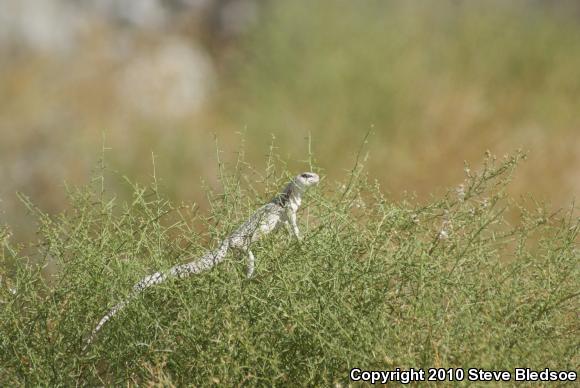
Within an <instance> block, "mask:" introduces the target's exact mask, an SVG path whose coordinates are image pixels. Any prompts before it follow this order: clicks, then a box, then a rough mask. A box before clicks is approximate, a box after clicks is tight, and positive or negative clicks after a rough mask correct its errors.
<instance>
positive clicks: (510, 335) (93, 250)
mask: <svg viewBox="0 0 580 388" xmlns="http://www.w3.org/2000/svg"><path fill="white" fill-rule="evenodd" d="M521 158H522V156H521V155H520V154H516V155H515V156H513V157H506V158H505V159H504V160H502V161H500V162H497V161H496V160H495V158H493V157H491V156H489V155H488V156H486V159H485V161H484V164H483V167H482V168H481V169H480V170H479V171H478V172H475V171H472V170H470V169H469V168H468V167H466V168H465V171H466V178H465V182H464V184H463V185H462V186H460V187H459V188H454V189H451V190H449V191H448V192H447V193H446V194H444V195H443V196H442V198H439V199H435V198H434V199H433V200H431V201H430V202H428V203H425V204H417V203H415V201H414V200H413V198H408V199H407V200H404V201H401V202H396V203H394V202H392V201H391V200H389V199H388V198H387V197H386V196H385V195H384V194H383V193H382V192H381V190H380V188H379V187H378V185H377V184H375V183H374V182H371V181H369V180H368V179H367V178H366V176H365V174H364V172H363V170H362V168H361V167H360V166H359V165H357V166H355V168H354V169H353V170H352V172H351V173H350V174H349V175H348V177H347V179H346V180H345V182H344V183H334V182H328V181H324V180H323V182H322V183H321V185H320V186H319V187H318V188H316V189H314V190H312V191H311V192H310V193H309V194H308V195H307V198H306V199H305V201H304V207H303V208H302V209H301V210H300V216H299V222H300V224H301V228H302V231H303V234H304V235H305V238H304V240H303V241H302V242H301V243H298V242H297V241H295V240H293V239H292V238H290V237H289V236H287V234H286V233H284V232H283V231H282V232H281V233H276V234H274V235H273V236H272V237H269V238H267V239H265V240H263V241H261V242H258V243H257V244H256V246H255V250H254V253H255V254H256V258H257V275H256V277H255V278H254V279H251V280H247V279H245V277H244V273H245V272H244V270H245V268H244V264H243V263H242V261H243V260H242V259H243V258H236V257H234V256H230V259H228V260H227V261H226V262H225V263H223V264H221V265H219V266H218V267H216V268H214V269H213V270H211V271H209V272H207V273H205V274H202V275H200V276H193V277H191V278H188V279H186V280H181V281H169V282H167V283H164V284H162V285H159V286H156V287H153V288H152V289H150V290H148V291H147V292H145V293H144V294H143V296H142V297H140V298H138V299H136V300H134V301H133V302H132V304H130V305H129V306H128V307H127V308H126V310H125V311H123V312H122V313H119V314H118V315H117V316H115V317H114V318H113V319H112V320H111V321H110V322H109V323H108V324H107V325H106V326H104V328H103V330H102V331H101V332H100V333H99V336H98V338H97V340H96V342H95V343H94V344H93V345H92V346H91V347H90V348H89V350H88V351H87V352H86V353H82V352H81V347H82V344H83V339H84V338H86V336H87V335H88V334H89V333H90V331H91V330H92V329H93V327H94V326H95V324H96V323H97V322H98V320H99V319H100V317H101V316H102V315H103V314H104V313H105V312H106V310H107V308H110V307H111V306H112V305H113V304H115V303H116V302H117V301H119V300H120V299H121V298H122V297H123V296H125V295H127V293H128V292H129V290H130V289H131V286H132V285H133V284H134V283H136V282H137V281H138V280H139V279H140V278H142V277H143V276H145V275H147V274H149V273H151V272H153V271H156V270H159V269H164V268H169V267H170V266H172V265H174V264H176V263H180V262H185V261H189V260H191V257H189V256H194V257H195V256H198V255H200V254H202V253H203V252H204V251H205V250H206V249H207V248H208V247H215V246H216V245H217V242H218V241H219V239H221V238H223V237H224V236H226V235H227V234H228V232H229V231H231V230H232V228H233V227H235V225H236V224H237V223H239V222H240V221H242V220H244V219H245V217H247V216H248V215H249V214H250V213H251V211H252V210H253V209H255V208H256V207H257V206H259V205H260V204H262V203H264V202H265V201H267V199H268V197H269V196H271V195H273V194H275V192H276V190H277V188H278V187H280V186H281V185H282V184H283V183H284V181H286V179H287V176H286V177H283V176H282V175H283V174H279V173H275V172H274V169H273V168H270V167H269V168H268V169H267V171H266V173H265V174H264V175H260V174H257V173H256V171H254V170H251V169H250V168H249V167H247V166H245V165H244V164H243V163H240V164H238V165H237V167H236V168H235V169H233V171H232V173H230V174H226V173H223V172H222V175H221V183H222V184H223V189H222V190H220V191H223V194H221V195H216V194H213V193H212V192H210V191H208V198H209V199H210V204H211V212H210V213H209V214H207V215H202V214H199V213H198V212H197V211H196V206H195V205H192V206H191V205H181V206H175V205H173V204H171V203H169V202H168V201H166V200H165V199H164V198H163V195H162V194H161V193H160V191H159V188H158V186H157V183H156V181H154V182H153V183H152V184H151V186H150V187H146V188H145V187H139V186H136V185H135V186H133V190H134V198H133V200H132V202H130V203H123V204H120V203H118V201H116V200H115V198H114V197H111V193H107V192H106V190H104V189H103V188H102V187H101V186H100V185H99V183H100V180H95V184H93V185H89V187H87V188H82V189H74V190H71V191H70V209H69V210H68V211H66V212H64V213H62V214H60V215H57V216H49V215H47V214H44V213H42V212H41V211H40V210H38V209H35V208H34V206H32V205H31V204H29V203H28V205H29V208H30V209H31V210H32V211H34V212H35V213H36V214H37V215H38V241H37V242H36V243H35V244H34V245H33V246H32V247H33V248H34V250H31V249H30V247H15V246H13V245H12V244H11V242H10V239H9V237H8V236H9V233H8V229H4V230H3V232H1V233H0V237H1V239H0V240H1V241H2V244H3V246H2V251H1V256H0V259H1V262H0V264H1V265H0V275H1V276H2V284H1V285H0V384H1V385H3V386H8V385H31V386H38V385H50V386H71V385H76V384H78V385H103V384H121V383H123V384H129V385H137V384H138V385H142V384H143V385H147V384H154V383H159V384H164V385H184V384H194V385H210V384H224V385H242V384H244V385H263V386H271V385H295V384H300V385H324V386H329V385H333V384H336V383H342V384H344V383H348V372H349V370H350V368H353V367H360V368H363V369H370V368H378V369H394V368H396V367H400V368H410V367H415V368H427V367H433V366H436V367H464V368H467V367H479V368H489V369H507V370H510V369H513V368H515V367H522V366H525V367H531V368H546V367H550V368H560V369H573V368H575V367H576V366H577V365H578V361H579V359H578V335H577V334H578V332H577V328H578V318H577V312H578V307H579V306H578V289H580V284H579V282H578V279H579V278H580V276H579V273H578V270H579V267H580V266H579V265H578V264H579V263H578V262H579V260H578V259H579V257H578V251H577V246H576V244H577V241H578V230H579V219H578V218H576V217H575V216H574V214H575V213H574V212H575V210H576V209H574V208H571V209H570V210H569V211H563V210H561V211H558V212H554V213H550V212H549V211H548V210H547V209H546V208H545V207H543V206H541V205H539V204H537V203H534V202H533V201H531V200H529V201H528V202H527V203H523V204H521V203H517V202H516V201H514V200H513V199H512V198H509V197H508V196H507V194H506V187H507V185H508V183H509V178H510V176H511V174H512V172H513V170H514V168H515V166H516V164H517V163H518V161H519V160H520V159H521ZM274 175H276V177H275V178H273V176H274ZM248 176H251V178H249V177H248ZM256 176H265V178H263V179H262V181H261V182H259V184H260V187H258V188H255V187H253V186H251V185H249V184H247V183H245V182H247V181H256V180H257V179H255V178H254V177H256ZM288 176H289V175H288ZM261 192H265V194H264V196H262V195H260V194H257V193H261ZM530 209H531V210H530ZM514 219H515V220H517V222H514V221H510V220H514ZM49 263H53V264H54V265H56V268H57V270H56V271H54V273H53V274H51V275H50V276H48V275H47V274H46V273H45V271H43V268H45V267H46V266H47V265H48V264H49Z"/></svg>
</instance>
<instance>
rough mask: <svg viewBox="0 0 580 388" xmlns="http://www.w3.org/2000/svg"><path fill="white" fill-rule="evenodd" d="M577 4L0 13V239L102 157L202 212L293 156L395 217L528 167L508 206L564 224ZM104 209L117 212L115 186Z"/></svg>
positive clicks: (7, 9) (574, 130) (571, 180)
mask: <svg viewBox="0 0 580 388" xmlns="http://www.w3.org/2000/svg"><path fill="white" fill-rule="evenodd" d="M579 109H580V2H578V1H572V0H570V1H549V2H548V1H540V0H536V1H534V0H527V1H518V0H512V1H503V0H502V1H500V0H497V1H494V0H486V1H483V0H481V1H459V0H456V1H445V0H431V1H429V0H424V1H419V0H417V1H386V0H361V1H356V2H354V1H348V0H335V1H320V0H318V1H308V0H293V1H283V0H138V1H135V0H42V1H38V0H0V224H5V223H8V224H10V225H11V227H12V230H13V233H14V234H15V236H16V237H17V238H23V236H29V235H30V234H31V233H33V231H34V224H33V223H32V222H31V219H30V218H29V217H27V216H26V210H25V208H24V206H23V205H22V204H21V203H20V202H19V200H18V199H17V196H16V192H17V191H21V192H23V193H25V194H26V195H28V196H30V197H31V199H32V201H33V202H34V203H36V204H38V205H39V206H40V208H42V209H43V210H46V211H49V212H56V211H59V210H62V209H64V208H65V207H66V188H65V186H66V185H65V182H66V184H73V185H74V184H85V183H87V182H89V180H90V177H91V174H92V173H93V172H94V171H95V168H96V167H97V166H98V164H99V163H98V162H99V159H100V158H101V154H102V153H101V149H102V147H103V143H104V144H106V147H108V148H110V150H108V151H107V152H106V159H107V163H108V164H109V166H110V167H111V168H112V169H113V170H116V171H119V172H120V173H121V174H123V175H126V176H128V177H129V178H130V179H131V180H137V181H140V182H148V181H149V180H150V177H151V175H152V171H153V168H152V156H151V155H152V153H153V154H155V165H156V174H157V176H159V177H161V179H162V185H163V188H164V193H165V194H167V195H168V196H169V197H170V198H172V199H173V200H176V201H197V202H200V203H201V204H202V208H203V204H204V203H205V202H204V196H203V192H202V189H201V185H200V182H201V181H202V180H205V181H206V182H207V183H208V184H209V185H213V184H215V183H216V180H217V172H216V171H217V163H216V152H215V141H214V136H217V139H218V142H219V145H220V147H221V148H222V149H223V153H221V155H220V157H221V158H222V160H223V161H225V162H233V161H235V160H236V158H237V157H238V155H237V152H238V151H239V149H240V146H241V144H242V143H244V150H245V151H244V152H245V157H246V159H247V160H248V161H250V162H251V163H253V164H254V165H255V167H256V168H258V169H263V168H264V167H265V165H266V155H267V153H268V150H269V146H270V144H271V143H272V141H273V138H275V140H274V142H275V143H274V144H275V146H276V147H277V149H276V150H277V152H278V153H279V154H280V155H281V157H282V160H284V161H285V162H287V165H288V168H290V169H291V170H292V171H296V172H298V170H301V169H303V168H304V166H305V164H304V163H303V162H301V161H303V160H305V159H307V157H308V143H309V142H308V137H309V135H310V134H311V137H312V151H313V153H314V155H315V157H316V159H317V162H318V164H319V166H320V167H321V168H322V169H323V170H324V173H326V174H328V176H329V177H330V178H331V179H335V178H338V179H340V178H342V177H343V176H344V175H345V171H346V170H347V169H349V168H351V167H352V166H353V163H354V157H355V154H356V151H357V148H358V146H359V144H360V143H361V141H362V139H363V137H364V135H365V133H366V132H367V131H368V130H369V129H371V128H372V130H373V135H372V136H371V137H370V140H369V144H368V146H367V148H368V150H369V151H370V159H369V162H368V171H369V173H370V175H371V176H372V177H375V178H377V179H378V180H379V181H380V182H381V184H382V185H383V187H384V188H385V190H388V191H389V193H390V195H391V197H392V198H395V199H396V198H398V197H400V196H402V195H403V193H404V192H416V193H417V196H418V197H419V198H426V197H428V196H429V195H430V194H431V193H434V192H435V193H436V192H437V191H438V190H441V189H442V188H444V187H446V186H450V185H457V184H459V183H460V182H461V180H462V179H463V161H464V160H467V161H469V162H471V163H474V164H475V165H477V164H478V163H479V162H480V161H481V160H482V157H483V154H484V152H485V150H487V149H489V150H490V151H491V152H492V153H495V154H498V155H500V156H501V155H503V154H504V153H507V152H511V151H513V150H515V149H517V148H522V149H524V150H527V151H529V160H528V161H527V162H526V163H525V164H524V165H523V167H522V168H521V169H520V170H519V173H518V175H517V179H516V182H515V185H514V186H513V190H514V192H515V193H516V194H518V193H520V194H523V193H525V192H531V193H533V194H534V196H536V197H537V198H540V199H545V200H547V201H550V202H551V203H552V204H554V205H556V206H566V205H567V204H568V203H569V202H571V201H572V200H573V198H574V197H575V196H577V194H578V193H579V192H580V172H579V170H580V114H579ZM112 185H113V186H115V185H116V187H113V188H112V189H113V190H114V192H115V194H117V195H119V196H121V197H122V196H124V195H127V192H128V188H127V186H126V185H124V184H123V183H122V182H120V180H119V182H118V183H115V182H113V183H112Z"/></svg>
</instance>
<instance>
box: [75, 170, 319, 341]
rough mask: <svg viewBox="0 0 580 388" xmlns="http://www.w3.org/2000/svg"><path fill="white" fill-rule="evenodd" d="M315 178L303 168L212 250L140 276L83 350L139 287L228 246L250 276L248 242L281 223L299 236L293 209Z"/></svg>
mask: <svg viewBox="0 0 580 388" xmlns="http://www.w3.org/2000/svg"><path fill="white" fill-rule="evenodd" d="M319 180H320V178H319V177H318V175H317V174H315V173H312V172H304V173H302V174H300V175H298V176H296V177H295V178H293V179H292V180H291V181H290V183H288V184H287V185H286V187H285V188H284V190H283V191H282V192H281V193H279V194H277V195H276V196H275V197H274V198H272V200H271V201H270V202H268V203H267V204H265V205H264V206H262V207H260V208H259V209H258V210H256V211H255V212H254V214H252V215H251V216H250V218H248V220H247V221H246V222H244V223H243V224H241V225H240V226H239V227H238V228H237V229H236V230H235V231H234V232H233V233H232V234H230V235H229V236H228V237H226V238H225V239H224V240H223V241H222V242H221V243H220V245H219V248H217V249H216V250H214V251H211V252H208V253H207V254H205V255H204V256H202V257H201V258H199V259H197V260H195V261H192V262H189V263H186V264H180V265H176V266H175V267H173V268H170V269H169V270H168V271H163V272H155V273H154V274H152V275H149V276H146V277H145V278H143V279H141V281H139V282H138V283H137V284H135V286H133V290H132V292H131V294H129V296H128V297H127V298H125V299H124V300H122V301H121V302H119V303H117V304H116V305H115V306H114V307H113V308H112V309H110V310H109V312H108V313H107V314H106V315H105V316H104V317H103V318H101V320H100V321H99V323H98V325H97V326H96V327H95V329H94V330H93V331H92V333H91V335H90V336H89V338H88V339H87V340H86V342H85V346H84V347H83V351H84V350H86V349H87V347H88V346H89V345H90V344H91V343H92V342H93V341H94V339H95V336H96V335H97V333H98V332H99V330H101V328H102V327H103V325H104V324H105V323H107V321H108V320H110V319H111V318H112V317H113V316H114V315H115V314H117V313H118V312H119V311H120V310H122V309H123V308H124V307H125V306H126V305H127V304H128V303H129V302H130V301H131V300H132V299H133V298H135V297H136V296H138V295H139V294H140V293H141V292H143V290H145V289H147V288H149V287H151V286H153V285H155V284H159V283H161V282H164V281H165V280H167V279H170V278H174V277H177V278H183V277H186V276H189V275H193V274H198V273H200V272H203V271H206V270H208V269H210V268H212V267H213V266H215V265H217V264H219V263H220V262H222V261H223V260H224V258H225V257H226V254H227V252H228V251H229V250H230V249H236V250H238V251H241V252H243V253H245V254H247V256H248V266H247V271H246V276H247V277H248V278H250V277H251V276H252V274H253V273H254V262H255V258H254V254H253V253H252V251H251V250H250V244H252V243H253V242H254V241H257V240H259V239H261V238H262V237H263V236H265V235H267V234H268V233H270V232H272V231H273V230H275V229H277V228H278V227H279V226H280V225H281V224H285V225H287V226H288V227H289V228H290V229H291V232H292V233H293V234H294V236H296V238H297V239H300V231H299V230H298V225H297V224H296V211H297V210H298V208H299V207H300V204H301V203H302V194H303V193H304V192H305V191H306V190H307V189H308V188H309V187H310V186H314V185H316V184H318V182H319Z"/></svg>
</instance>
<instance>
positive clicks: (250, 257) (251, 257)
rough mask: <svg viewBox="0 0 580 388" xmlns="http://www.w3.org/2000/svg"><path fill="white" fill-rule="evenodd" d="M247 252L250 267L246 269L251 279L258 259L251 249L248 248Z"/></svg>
mask: <svg viewBox="0 0 580 388" xmlns="http://www.w3.org/2000/svg"><path fill="white" fill-rule="evenodd" d="M246 253H247V254H248V268H247V271H246V278H248V279H250V278H251V277H252V275H253V274H254V265H255V262H256V259H255V257H254V254H253V253H252V251H251V250H249V249H248V250H247V251H246Z"/></svg>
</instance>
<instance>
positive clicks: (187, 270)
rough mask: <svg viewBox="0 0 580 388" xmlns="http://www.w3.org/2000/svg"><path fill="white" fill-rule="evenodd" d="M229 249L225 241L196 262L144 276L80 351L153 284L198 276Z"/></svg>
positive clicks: (223, 256) (217, 262) (217, 261)
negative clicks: (171, 279) (175, 278)
mask: <svg viewBox="0 0 580 388" xmlns="http://www.w3.org/2000/svg"><path fill="white" fill-rule="evenodd" d="M229 247H230V244H229V241H228V240H225V241H224V242H222V244H221V245H220V247H219V248H218V249H216V250H214V251H211V252H208V253H206V254H205V255H203V256H202V257H201V258H199V259H198V260H195V261H192V262H189V263H186V264H180V265H176V266H175V267H173V268H171V269H169V271H166V272H155V273H154V274H152V275H149V276H146V277H144V278H143V279H141V280H140V281H139V282H138V283H137V284H135V285H134V286H133V291H132V292H131V294H129V296H128V297H127V298H125V299H123V300H122V301H121V302H119V303H117V304H116V305H115V306H114V307H113V308H112V309H110V310H109V312H108V313H107V314H106V315H105V316H104V317H103V318H101V320H100V321H99V323H98V324H97V326H96V327H95V328H94V329H93V331H92V332H91V335H90V336H89V338H88V339H87V340H86V341H85V345H84V346H83V349H82V351H83V352H84V351H85V350H86V349H87V348H88V347H89V345H90V344H91V343H93V341H94V340H95V337H96V335H97V333H98V332H99V331H100V330H101V328H102V327H103V326H104V325H105V323H107V322H108V321H109V320H110V319H111V318H113V317H114V316H115V315H116V314H117V313H118V312H119V311H121V310H122V309H123V308H124V307H125V306H127V304H129V302H130V301H131V300H133V299H134V298H135V297H137V296H138V295H139V294H140V293H141V292H143V291H144V290H145V289H147V288H149V287H151V286H153V285H155V284H159V283H162V282H164V281H165V280H167V279H169V278H172V277H177V278H183V277H187V276H189V275H193V274H198V273H200V272H203V271H206V270H208V269H210V268H212V267H213V266H215V265H217V264H219V263H221V262H222V261H223V260H224V258H225V257H226V254H227V253H228V249H229Z"/></svg>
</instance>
